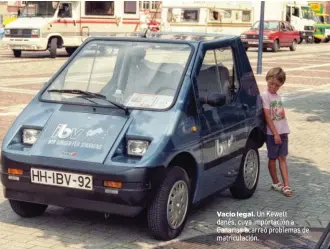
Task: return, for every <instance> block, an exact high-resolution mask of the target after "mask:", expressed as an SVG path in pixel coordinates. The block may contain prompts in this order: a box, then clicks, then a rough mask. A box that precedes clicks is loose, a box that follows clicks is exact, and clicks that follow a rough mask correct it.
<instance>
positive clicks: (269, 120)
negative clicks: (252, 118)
mask: <svg viewBox="0 0 330 249" xmlns="http://www.w3.org/2000/svg"><path fill="white" fill-rule="evenodd" d="M264 114H265V119H266V122H267V124H268V127H269V129H270V130H271V131H272V133H273V135H274V136H276V135H278V132H277V130H276V127H275V125H274V122H273V120H272V118H271V117H270V109H267V108H264Z"/></svg>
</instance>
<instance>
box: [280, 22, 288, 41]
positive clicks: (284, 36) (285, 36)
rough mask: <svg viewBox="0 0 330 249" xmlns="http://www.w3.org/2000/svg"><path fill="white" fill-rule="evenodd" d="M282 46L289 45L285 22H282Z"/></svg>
mask: <svg viewBox="0 0 330 249" xmlns="http://www.w3.org/2000/svg"><path fill="white" fill-rule="evenodd" d="M279 38H280V46H281V47H282V46H287V45H288V34H287V30H286V27H285V24H284V22H280V35H279Z"/></svg>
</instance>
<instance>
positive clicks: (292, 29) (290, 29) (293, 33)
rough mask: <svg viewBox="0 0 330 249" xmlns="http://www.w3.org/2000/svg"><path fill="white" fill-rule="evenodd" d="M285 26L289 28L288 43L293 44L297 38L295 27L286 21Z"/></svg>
mask: <svg viewBox="0 0 330 249" xmlns="http://www.w3.org/2000/svg"><path fill="white" fill-rule="evenodd" d="M285 27H286V30H287V32H286V33H287V37H288V45H291V44H292V42H293V40H294V39H295V38H296V34H295V31H294V28H293V27H292V26H291V25H290V23H288V22H285Z"/></svg>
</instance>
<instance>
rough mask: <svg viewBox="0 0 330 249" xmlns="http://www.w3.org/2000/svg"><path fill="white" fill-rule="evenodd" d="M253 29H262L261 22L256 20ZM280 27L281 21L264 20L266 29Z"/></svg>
mask: <svg viewBox="0 0 330 249" xmlns="http://www.w3.org/2000/svg"><path fill="white" fill-rule="evenodd" d="M252 29H258V30H259V29H260V22H256V23H255V24H254V25H253V26H252ZM278 29H279V22H276V21H274V22H272V21H266V22H264V30H278Z"/></svg>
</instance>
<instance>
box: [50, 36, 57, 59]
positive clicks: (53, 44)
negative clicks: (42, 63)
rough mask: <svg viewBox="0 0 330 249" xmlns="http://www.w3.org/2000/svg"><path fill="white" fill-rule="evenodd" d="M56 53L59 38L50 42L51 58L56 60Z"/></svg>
mask: <svg viewBox="0 0 330 249" xmlns="http://www.w3.org/2000/svg"><path fill="white" fill-rule="evenodd" d="M56 51H57V38H52V39H51V41H50V47H49V52H50V58H56Z"/></svg>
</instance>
